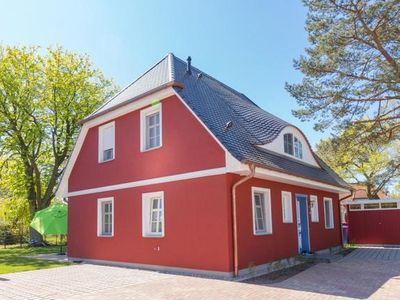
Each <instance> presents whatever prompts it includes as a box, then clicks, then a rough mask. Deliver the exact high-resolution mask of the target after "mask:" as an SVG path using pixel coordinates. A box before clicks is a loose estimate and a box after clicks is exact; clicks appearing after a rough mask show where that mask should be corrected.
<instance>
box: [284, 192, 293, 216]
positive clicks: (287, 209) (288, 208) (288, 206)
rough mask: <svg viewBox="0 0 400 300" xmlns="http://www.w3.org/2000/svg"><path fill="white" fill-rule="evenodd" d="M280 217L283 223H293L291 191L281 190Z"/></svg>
mask: <svg viewBox="0 0 400 300" xmlns="http://www.w3.org/2000/svg"><path fill="white" fill-rule="evenodd" d="M282 218H283V223H293V212H292V193H291V192H284V191H282Z"/></svg>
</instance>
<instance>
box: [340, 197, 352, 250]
mask: <svg viewBox="0 0 400 300" xmlns="http://www.w3.org/2000/svg"><path fill="white" fill-rule="evenodd" d="M354 192H355V190H351V193H350V195H347V196H345V197H343V198H340V199H339V224H340V240H341V241H342V246H343V245H344V243H343V224H342V207H341V206H342V204H341V203H342V201H343V200H346V199H348V198H351V197H353V195H354ZM346 210H347V208H346Z"/></svg>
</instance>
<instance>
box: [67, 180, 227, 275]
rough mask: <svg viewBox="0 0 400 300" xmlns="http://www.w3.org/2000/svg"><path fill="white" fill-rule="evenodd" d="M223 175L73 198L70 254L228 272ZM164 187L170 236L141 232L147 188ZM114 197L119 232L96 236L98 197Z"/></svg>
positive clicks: (151, 190)
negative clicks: (143, 197)
mask: <svg viewBox="0 0 400 300" xmlns="http://www.w3.org/2000/svg"><path fill="white" fill-rule="evenodd" d="M225 186H226V177H225V176H224V175H218V176H212V177H207V178H198V179H192V180H185V181H177V182H171V183H167V184H158V185H152V186H146V187H140V188H133V189H125V190H118V191H112V192H105V193H99V194H92V195H85V196H76V197H70V198H69V219H70V220H71V221H70V222H69V223H68V224H69V225H68V226H69V228H68V230H69V232H68V234H69V236H68V255H69V256H71V257H79V258H90V259H101V260H112V261H121V262H130V263H141V264H154V265H165V266H173V267H183V268H194V269H205V270H215V271H224V272H228V271H229V270H230V268H231V263H232V258H231V257H230V247H231V242H230V241H231V239H230V236H228V234H227V232H229V230H230V227H231V224H230V223H228V222H227V220H228V216H229V215H230V211H229V210H228V205H227V195H226V190H225V188H224V187H225ZM156 191H164V206H165V236H164V237H163V238H149V237H142V193H146V192H156ZM111 196H113V197H114V206H115V207H114V222H115V227H114V237H97V198H101V197H111ZM158 246H159V247H160V251H156V250H155V248H157V247H158Z"/></svg>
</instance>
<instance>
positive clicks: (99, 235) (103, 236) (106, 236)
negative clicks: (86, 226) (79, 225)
mask: <svg viewBox="0 0 400 300" xmlns="http://www.w3.org/2000/svg"><path fill="white" fill-rule="evenodd" d="M97 237H100V238H112V237H114V235H113V234H111V235H106V234H98V235H97Z"/></svg>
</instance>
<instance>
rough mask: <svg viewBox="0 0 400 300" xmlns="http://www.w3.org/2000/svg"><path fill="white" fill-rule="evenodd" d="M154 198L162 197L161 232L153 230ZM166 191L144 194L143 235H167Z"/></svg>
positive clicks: (160, 236) (158, 236) (156, 236)
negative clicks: (152, 206) (152, 205)
mask: <svg viewBox="0 0 400 300" xmlns="http://www.w3.org/2000/svg"><path fill="white" fill-rule="evenodd" d="M153 198H160V200H161V207H162V218H161V227H162V228H161V229H162V230H161V232H152V231H151V224H150V223H151V209H152V208H151V204H152V201H151V200H152V199H153ZM164 204H165V202H164V192H163V191H160V192H151V193H143V194H142V236H143V237H153V238H162V237H164V236H165V206H164Z"/></svg>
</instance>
